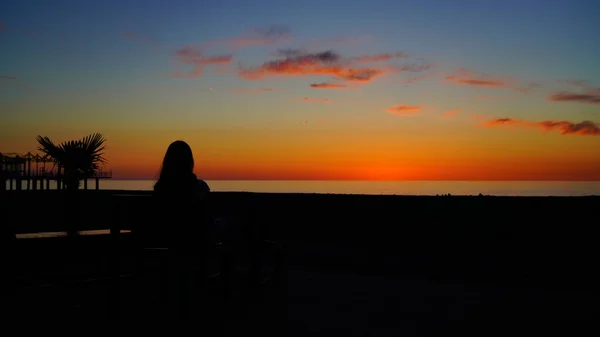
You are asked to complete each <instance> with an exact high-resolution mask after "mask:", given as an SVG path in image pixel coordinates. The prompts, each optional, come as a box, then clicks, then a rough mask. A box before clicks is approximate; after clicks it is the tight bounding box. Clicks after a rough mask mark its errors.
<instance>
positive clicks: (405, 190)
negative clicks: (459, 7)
mask: <svg viewBox="0 0 600 337" xmlns="http://www.w3.org/2000/svg"><path fill="white" fill-rule="evenodd" d="M154 182H155V181H154V180H119V179H103V180H100V189H101V190H129V191H150V190H152V186H153V184H154ZM206 182H207V183H208V185H209V186H210V189H211V191H217V192H263V193H324V194H371V195H445V194H451V195H479V194H482V195H493V196H590V195H597V196H598V195H600V181H338V180H335V181H332V180H327V181H314V180H207V181H206ZM95 187H96V185H95V181H94V180H90V181H89V182H88V189H94V188H95ZM7 188H8V183H7ZM13 188H14V186H13ZM23 188H25V185H23ZM50 188H51V189H56V185H55V183H53V182H51V184H50Z"/></svg>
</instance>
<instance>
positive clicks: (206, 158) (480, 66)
mask: <svg viewBox="0 0 600 337" xmlns="http://www.w3.org/2000/svg"><path fill="white" fill-rule="evenodd" d="M311 8H313V9H315V8H319V10H310V9H311ZM599 11H600V3H598V4H597V3H595V2H591V1H583V0H581V1H579V0H574V1H573V0H572V1H566V0H565V1H559V0H552V1H548V2H544V5H543V6H542V5H541V3H538V2H533V1H531V2H527V1H526V2H525V4H524V3H523V2H522V1H516V0H515V1H512V0H511V1H497V2H472V1H442V0H432V1H423V2H414V1H377V0H376V1H369V2H363V1H324V2H323V1H319V2H316V1H308V2H297V3H294V2H280V1H279V2H276V1H267V0H261V1H252V2H250V1H248V2H245V1H241V0H237V1H234V0H226V1H219V2H210V3H209V2H203V1H199V2H194V1H169V2H162V1H148V2H144V5H143V6H139V3H134V2H126V1H99V2H84V1H61V2H57V3H52V4H51V2H47V1H41V0H40V1H4V2H2V3H1V4H0V152H3V153H9V152H17V153H27V152H36V148H37V143H36V140H35V139H36V136H37V135H42V136H48V137H50V138H51V139H53V140H54V141H55V142H60V141H63V140H70V139H79V138H81V137H83V136H86V135H88V134H91V133H94V132H99V133H102V134H103V135H104V136H105V137H106V138H107V150H106V155H105V157H106V158H107V159H108V163H107V168H109V169H112V170H113V174H114V176H115V178H122V179H152V178H154V177H155V176H156V174H157V173H158V170H159V169H160V164H161V161H162V156H163V155H164V152H165V150H166V148H167V146H168V145H169V143H171V142H172V141H174V140H177V139H182V140H185V141H187V142H188V143H189V144H190V145H191V146H192V149H193V150H194V154H195V158H196V170H195V171H196V173H197V174H198V176H200V177H202V178H204V179H208V180H218V179H223V180H234V179H239V180H265V179H268V180H294V179H298V180H581V181H584V180H600V67H599V66H598V55H599V54H600V44H598V43H592V42H591V41H596V40H597V33H595V32H597V31H600V24H599V23H598V21H597V15H594V14H595V13H599Z"/></svg>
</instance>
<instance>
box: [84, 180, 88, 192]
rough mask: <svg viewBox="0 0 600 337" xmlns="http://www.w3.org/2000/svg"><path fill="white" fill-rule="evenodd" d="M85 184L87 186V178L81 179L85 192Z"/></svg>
mask: <svg viewBox="0 0 600 337" xmlns="http://www.w3.org/2000/svg"><path fill="white" fill-rule="evenodd" d="M87 184H88V178H87V177H84V178H83V189H84V190H86V191H87Z"/></svg>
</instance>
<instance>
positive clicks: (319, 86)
mask: <svg viewBox="0 0 600 337" xmlns="http://www.w3.org/2000/svg"><path fill="white" fill-rule="evenodd" d="M310 87H311V88H316V89H345V88H347V87H348V86H347V85H345V84H337V83H329V82H322V83H313V84H311V85H310Z"/></svg>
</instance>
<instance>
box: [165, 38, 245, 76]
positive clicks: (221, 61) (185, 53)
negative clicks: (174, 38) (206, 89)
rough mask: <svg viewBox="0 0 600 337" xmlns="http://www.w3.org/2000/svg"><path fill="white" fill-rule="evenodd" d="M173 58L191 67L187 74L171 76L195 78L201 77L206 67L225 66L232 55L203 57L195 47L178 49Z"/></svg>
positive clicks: (200, 51)
mask: <svg viewBox="0 0 600 337" xmlns="http://www.w3.org/2000/svg"><path fill="white" fill-rule="evenodd" d="M174 56H175V57H176V58H177V59H178V61H179V62H180V63H181V64H183V65H189V66H192V69H191V71H189V72H187V73H183V72H181V71H177V72H175V73H174V74H173V76H174V77H178V78H197V77H199V76H201V75H202V72H203V71H204V67H205V66H206V65H210V64H216V65H226V64H229V63H231V61H232V59H233V57H232V55H218V56H205V55H204V53H203V52H202V50H201V48H200V47H199V46H196V45H188V46H185V47H183V48H180V49H178V50H177V51H175V53H174Z"/></svg>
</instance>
